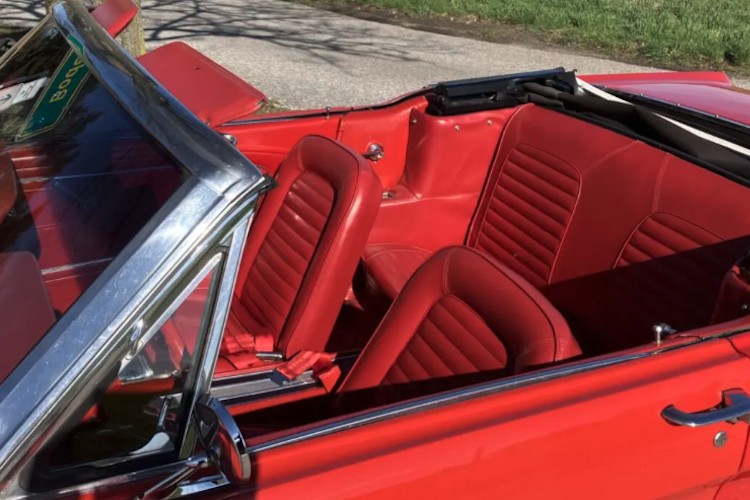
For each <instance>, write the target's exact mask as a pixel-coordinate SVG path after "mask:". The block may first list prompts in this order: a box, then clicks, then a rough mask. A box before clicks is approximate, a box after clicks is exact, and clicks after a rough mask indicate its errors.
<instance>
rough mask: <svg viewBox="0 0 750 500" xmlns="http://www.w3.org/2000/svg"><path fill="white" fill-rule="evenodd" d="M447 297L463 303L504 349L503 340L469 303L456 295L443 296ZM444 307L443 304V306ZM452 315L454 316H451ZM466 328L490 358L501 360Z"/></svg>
mask: <svg viewBox="0 0 750 500" xmlns="http://www.w3.org/2000/svg"><path fill="white" fill-rule="evenodd" d="M448 297H450V298H451V299H454V300H456V301H458V302H459V303H460V304H461V305H463V306H464V307H465V308H466V309H467V310H468V311H469V312H470V313H472V314H473V315H474V316H475V317H476V318H478V319H479V320H480V321H481V322H482V323H483V324H484V325H485V326H486V327H487V329H488V330H490V331H491V332H492V334H493V335H494V336H495V338H496V339H497V340H498V342H499V343H500V344H501V345H502V347H503V349H505V344H504V343H503V341H502V340H500V339H499V338H498V337H497V334H496V333H495V332H494V331H493V330H492V328H490V327H489V325H488V324H487V322H486V321H485V320H484V318H482V317H481V316H480V315H479V313H477V312H476V311H475V310H474V308H472V307H471V306H469V305H468V304H467V303H466V302H464V301H463V300H461V298H460V297H458V296H456V295H446V297H443V298H448ZM444 308H445V306H444ZM446 309H447V308H446ZM449 314H451V313H450V312H449ZM451 315H452V314H451ZM453 317H454V318H455V316H453ZM455 319H456V321H458V318H455ZM466 330H467V331H468V332H469V334H470V335H471V336H472V337H474V339H475V340H476V341H477V343H478V344H479V345H481V346H482V348H483V349H484V350H485V351H487V353H488V354H489V355H490V356H491V357H492V358H494V359H495V360H496V361H497V362H498V363H500V362H502V359H499V358H497V357H496V356H495V355H494V353H493V352H492V350H491V349H490V348H489V347H487V346H486V345H485V344H484V343H483V342H482V341H481V340H480V338H479V337H477V336H476V335H474V334H472V333H471V330H470V329H469V328H466ZM451 344H453V342H451ZM454 345H455V344H454ZM456 348H457V349H458V346H456ZM506 351H507V349H506ZM462 355H463V353H462ZM467 359H468V358H467ZM506 363H507V360H506Z"/></svg>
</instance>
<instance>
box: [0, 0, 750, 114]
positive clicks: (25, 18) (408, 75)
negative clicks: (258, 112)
mask: <svg viewBox="0 0 750 500" xmlns="http://www.w3.org/2000/svg"><path fill="white" fill-rule="evenodd" d="M2 4H3V5H2V6H0V19H2V20H3V21H4V22H15V23H28V22H31V21H33V20H34V19H38V18H39V17H40V16H41V13H42V2H41V0H31V1H29V0H2ZM143 6H144V8H145V12H144V23H145V25H146V38H147V43H148V46H149V47H150V48H153V47H156V46H158V45H161V44H163V43H166V42H169V41H173V40H182V41H185V42H186V43H188V44H190V45H192V46H193V47H195V48H196V49H198V50H200V51H201V52H203V53H205V54H207V55H208V56H209V57H211V58H212V59H214V60H216V61H218V62H219V63H221V64H223V65H224V66H226V67H227V68H229V69H230V70H231V71H233V72H235V73H237V74H238V75H239V76H240V77H242V78H243V79H245V80H247V81H249V82H251V83H252V84H254V85H255V86H257V87H258V88H260V89H261V90H263V91H264V92H265V93H266V94H268V95H269V96H270V97H271V98H274V99H278V100H281V101H282V102H284V103H286V104H287V105H289V106H292V107H299V108H310V107H323V106H329V105H330V106H337V105H349V104H367V103H375V102H379V101H382V100H384V99H387V98H390V97H395V96H397V95H399V94H401V93H404V92H407V91H409V90H412V89H415V88H418V87H421V86H423V85H425V84H428V83H433V82H437V81H441V80H452V79H457V78H467V77H474V76H484V75H493V74H499V73H511V72H518V71H525V70H533V69H543V68H551V67H556V66H564V67H566V68H569V69H571V68H575V69H578V70H579V71H580V72H581V73H615V72H637V71H655V70H654V69H653V68H647V67H642V66H634V65H630V64H624V63H619V62H615V61H610V60H606V59H601V58H595V57H589V56H582V55H575V54H571V53H567V52H563V51H555V50H540V49H535V48H529V47H525V46H522V45H514V44H497V43H488V42H481V41H476V40H469V39H465V38H458V37H452V36H446V35H440V34H435V33H428V32H424V31H417V30H412V29H408V28H403V27H399V26H393V25H389V24H381V23H377V22H372V21H366V20H362V19H355V18H352V17H348V16H344V15H341V14H335V13H331V12H328V11H324V10H319V9H314V8H311V7H306V6H302V5H298V4H294V3H289V2H283V1H280V0H143ZM737 83H738V84H740V85H742V86H750V82H745V81H738V82H737Z"/></svg>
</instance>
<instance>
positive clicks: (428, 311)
mask: <svg viewBox="0 0 750 500" xmlns="http://www.w3.org/2000/svg"><path fill="white" fill-rule="evenodd" d="M409 281H411V280H409ZM404 289H406V287H404ZM441 298H442V296H440V297H437V298H436V299H435V300H434V301H433V302H432V304H430V307H428V308H426V309H425V311H424V312H423V313H422V317H421V318H420V319H419V321H418V322H417V329H419V326H420V325H421V324H422V323H423V322H424V320H425V318H426V317H427V315H428V314H429V313H430V311H431V310H432V308H433V307H435V304H436V303H437V302H438V301H439V300H440V299H441ZM396 303H397V301H394V302H393V304H396ZM392 309H393V305H391V307H390V309H388V312H386V313H385V317H386V318H387V317H388V315H389V314H390V313H391V310H392ZM381 325H382V322H381ZM417 329H415V330H414V331H413V332H412V335H411V337H409V339H408V340H407V341H406V343H405V344H404V347H403V349H401V351H399V353H398V354H397V355H396V358H395V359H394V360H393V363H394V364H397V363H398V358H400V357H401V355H403V353H404V351H406V350H407V349H408V348H409V343H410V342H411V340H412V338H413V337H414V335H416V334H417ZM378 330H380V326H378V328H377V329H376V330H375V333H377V331H378ZM373 338H374V337H373ZM373 338H371V339H370V341H369V342H368V343H367V345H365V348H364V349H362V352H361V353H360V354H359V358H358V359H357V361H356V362H355V363H354V366H352V369H351V370H350V371H349V373H350V374H351V373H354V370H355V369H356V368H357V365H358V364H359V360H360V359H362V356H363V355H364V354H365V353H366V352H367V347H368V346H369V345H370V343H371V342H372V340H373ZM391 368H393V366H391V367H390V368H388V370H387V371H386V372H385V374H384V375H383V378H381V379H380V380H378V384H380V383H382V382H383V380H385V379H386V378H387V377H388V373H390V371H391ZM347 378H349V377H347ZM344 382H346V381H344ZM342 386H343V384H342Z"/></svg>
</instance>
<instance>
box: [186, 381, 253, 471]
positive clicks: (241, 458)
mask: <svg viewBox="0 0 750 500" xmlns="http://www.w3.org/2000/svg"><path fill="white" fill-rule="evenodd" d="M195 423H196V425H197V427H198V436H199V439H200V440H201V443H202V444H203V447H204V448H205V450H206V454H207V455H208V458H209V460H210V461H211V462H212V463H213V464H214V465H216V467H218V469H219V470H220V471H221V472H222V473H223V474H224V476H226V478H227V480H228V481H229V482H230V483H232V484H236V483H243V482H245V481H247V480H249V479H250V455H249V454H248V452H247V446H246V445H245V438H243V437H242V433H241V432H240V428H239V427H237V423H236V422H235V421H234V418H232V415H230V414H229V412H228V411H227V409H226V407H225V406H224V405H223V404H222V403H221V401H219V400H218V399H216V398H214V397H211V396H208V397H203V398H201V399H200V400H199V401H198V402H197V403H196V405H195Z"/></svg>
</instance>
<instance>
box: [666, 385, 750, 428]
mask: <svg viewBox="0 0 750 500" xmlns="http://www.w3.org/2000/svg"><path fill="white" fill-rule="evenodd" d="M661 416H662V418H663V419H664V420H666V421H667V422H669V423H672V424H675V425H684V426H686V427H701V426H704V425H711V424H718V423H721V422H729V423H732V424H734V423H737V422H738V421H740V420H741V421H743V422H745V423H750V396H748V395H747V393H746V392H745V391H743V390H742V389H730V390H727V391H724V392H723V393H722V400H721V404H720V405H719V406H717V407H716V408H712V409H710V410H706V411H699V412H696V413H687V412H684V411H681V410H678V409H677V408H675V407H674V405H669V406H667V407H666V408H664V409H663V410H662V411H661Z"/></svg>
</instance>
